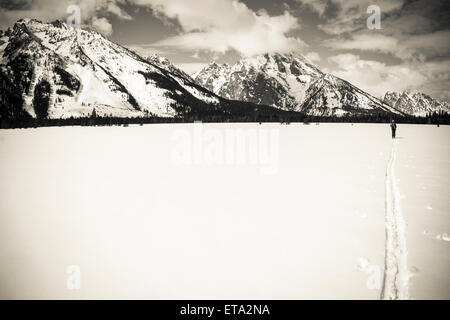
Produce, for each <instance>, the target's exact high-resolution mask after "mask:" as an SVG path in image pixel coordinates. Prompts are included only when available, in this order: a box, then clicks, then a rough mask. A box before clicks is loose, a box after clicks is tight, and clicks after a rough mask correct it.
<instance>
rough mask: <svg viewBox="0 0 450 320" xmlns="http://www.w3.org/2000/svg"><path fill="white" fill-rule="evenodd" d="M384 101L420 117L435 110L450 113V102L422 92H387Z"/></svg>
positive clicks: (406, 112)
mask: <svg viewBox="0 0 450 320" xmlns="http://www.w3.org/2000/svg"><path fill="white" fill-rule="evenodd" d="M383 101H384V103H386V104H388V105H390V106H391V107H393V108H395V109H397V110H400V111H401V112H403V113H405V114H408V115H413V116H418V117H424V116H426V115H427V114H430V113H433V112H438V113H439V112H447V113H450V103H448V102H445V101H440V100H436V99H433V98H431V97H430V96H429V95H426V94H424V93H420V92H415V93H411V92H407V91H405V92H387V93H386V95H385V96H384V99H383Z"/></svg>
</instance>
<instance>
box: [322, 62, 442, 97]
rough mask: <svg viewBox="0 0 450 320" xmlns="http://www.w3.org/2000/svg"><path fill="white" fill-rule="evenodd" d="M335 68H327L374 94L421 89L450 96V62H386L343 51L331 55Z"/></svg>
mask: <svg viewBox="0 0 450 320" xmlns="http://www.w3.org/2000/svg"><path fill="white" fill-rule="evenodd" d="M328 62H330V64H331V67H330V68H327V69H325V71H326V72H328V73H332V74H334V75H336V76H338V77H340V78H342V79H345V80H347V81H349V82H351V83H353V84H354V85H356V86H357V87H359V88H360V89H362V90H365V91H367V92H369V93H371V94H372V95H374V96H377V97H382V96H384V94H385V93H386V92H387V91H405V90H407V91H420V92H425V93H428V94H430V95H433V96H436V97H438V98H446V97H447V98H448V97H450V85H449V84H450V63H449V62H450V61H449V60H446V61H441V62H429V63H423V64H421V65H413V64H408V63H403V64H400V65H386V64H384V63H382V62H378V61H372V60H364V59H361V58H360V56H358V55H354V54H348V53H347V54H339V55H335V56H331V57H329V58H328Z"/></svg>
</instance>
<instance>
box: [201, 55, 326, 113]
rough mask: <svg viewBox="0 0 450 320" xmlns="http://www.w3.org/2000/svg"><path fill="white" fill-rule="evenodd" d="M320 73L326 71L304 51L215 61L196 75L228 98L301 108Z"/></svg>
mask: <svg viewBox="0 0 450 320" xmlns="http://www.w3.org/2000/svg"><path fill="white" fill-rule="evenodd" d="M320 76H322V72H321V71H320V70H319V69H317V68H316V67H315V66H314V65H312V64H311V63H310V62H308V61H307V60H306V59H305V58H303V57H302V56H300V55H295V54H290V55H281V54H273V55H269V54H265V55H261V56H256V57H254V58H248V59H243V60H241V61H239V62H238V63H236V64H235V65H232V66H230V65H227V64H224V65H218V64H217V63H212V64H210V65H208V66H206V67H205V68H204V69H203V70H201V71H200V72H198V73H196V74H194V76H193V77H194V79H195V80H196V81H197V82H198V83H199V84H200V85H202V86H204V87H206V88H208V89H210V90H211V91H213V92H214V93H216V94H218V95H220V96H223V97H225V98H227V99H234V100H242V101H250V102H253V103H259V104H266V105H271V106H274V107H277V108H280V109H283V110H294V111H298V106H299V104H300V102H301V101H302V100H303V98H304V95H305V91H306V89H307V88H308V86H309V84H310V82H311V81H312V80H314V79H317V78H319V77H320Z"/></svg>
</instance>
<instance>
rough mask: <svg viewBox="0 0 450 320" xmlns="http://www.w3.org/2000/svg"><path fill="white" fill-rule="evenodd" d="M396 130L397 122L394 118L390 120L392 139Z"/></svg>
mask: <svg viewBox="0 0 450 320" xmlns="http://www.w3.org/2000/svg"><path fill="white" fill-rule="evenodd" d="M396 130H397V124H396V123H395V121H394V120H392V122H391V131H392V139H395V131H396Z"/></svg>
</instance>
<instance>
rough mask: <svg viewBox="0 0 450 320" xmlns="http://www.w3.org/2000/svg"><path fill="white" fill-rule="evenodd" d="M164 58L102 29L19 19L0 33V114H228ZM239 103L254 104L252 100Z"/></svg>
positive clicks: (223, 103)
mask: <svg viewBox="0 0 450 320" xmlns="http://www.w3.org/2000/svg"><path fill="white" fill-rule="evenodd" d="M232 104H233V102H231V101H226V100H224V99H222V98H220V97H218V96H216V95H215V94H213V93H212V92H210V91H208V90H206V89H204V88H203V87H201V86H199V85H198V84H196V83H195V81H194V80H193V79H192V78H191V77H190V76H188V75H187V74H185V73H184V72H183V71H181V70H178V69H176V68H175V67H174V66H173V65H171V64H170V62H169V61H168V60H167V59H165V58H162V57H159V56H156V55H153V56H151V57H149V58H147V59H144V58H142V57H140V56H139V55H137V54H136V53H134V52H132V51H130V50H128V49H126V48H124V47H122V46H120V45H117V44H115V43H113V42H111V41H109V40H108V39H106V38H105V37H103V36H102V35H101V34H99V33H97V32H95V31H90V30H82V29H74V28H72V27H70V26H68V25H66V24H65V23H63V22H60V21H55V22H52V23H42V22H40V21H37V20H30V19H21V20H19V21H18V22H17V23H16V24H15V25H14V26H13V27H12V28H10V29H8V31H6V32H4V33H2V34H0V109H1V110H0V111H1V114H0V117H1V116H3V117H11V118H20V117H23V116H32V117H37V118H45V117H48V118H68V117H71V116H73V117H83V116H89V115H91V114H92V113H93V112H94V109H95V113H96V115H98V116H119V117H122V116H124V117H142V116H149V115H156V116H161V117H174V116H178V115H186V114H199V113H202V114H204V113H208V112H219V113H220V112H222V113H227V112H228V113H229V112H230V111H229V110H228V109H229V108H230V106H231V107H235V106H233V105H232ZM242 108H244V109H245V108H247V109H249V110H250V109H251V111H252V112H253V110H254V107H253V105H252V106H250V105H244V106H243V107H242Z"/></svg>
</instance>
